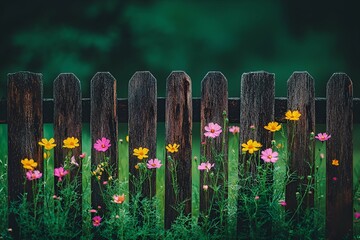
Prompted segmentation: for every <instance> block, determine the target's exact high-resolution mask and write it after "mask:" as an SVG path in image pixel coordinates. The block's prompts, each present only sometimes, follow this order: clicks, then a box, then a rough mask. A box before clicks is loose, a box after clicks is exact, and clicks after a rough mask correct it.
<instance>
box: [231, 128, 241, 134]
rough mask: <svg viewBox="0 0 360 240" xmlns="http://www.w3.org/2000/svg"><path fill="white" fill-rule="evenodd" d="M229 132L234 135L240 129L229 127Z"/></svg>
mask: <svg viewBox="0 0 360 240" xmlns="http://www.w3.org/2000/svg"><path fill="white" fill-rule="evenodd" d="M229 132H231V133H232V134H234V135H235V134H237V133H239V132H240V128H239V127H238V126H231V127H229Z"/></svg>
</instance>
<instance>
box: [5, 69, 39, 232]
mask: <svg viewBox="0 0 360 240" xmlns="http://www.w3.org/2000/svg"><path fill="white" fill-rule="evenodd" d="M42 89H43V87H42V75H41V74H36V73H31V72H17V73H13V74H8V100H7V103H8V104H7V110H8V112H7V116H8V139H9V142H8V185H9V188H8V191H9V192H8V194H9V201H10V202H12V201H18V200H19V197H20V194H21V193H23V189H24V187H23V183H24V177H25V174H24V173H25V171H24V168H23V166H22V164H21V159H24V158H32V159H34V161H36V162H37V163H38V166H37V167H36V169H37V170H39V171H41V172H43V157H42V149H41V147H40V146H39V145H38V142H39V141H40V140H41V138H42V135H43V125H42V124H43V115H42V114H43V113H42ZM25 190H26V192H27V193H28V194H29V196H30V197H31V192H32V191H31V183H30V181H27V182H26V187H25ZM9 226H10V227H11V228H13V230H14V233H15V234H16V230H17V229H18V228H17V226H16V221H15V216H14V215H10V217H9Z"/></svg>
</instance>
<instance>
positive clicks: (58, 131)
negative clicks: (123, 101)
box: [53, 73, 82, 181]
mask: <svg viewBox="0 0 360 240" xmlns="http://www.w3.org/2000/svg"><path fill="white" fill-rule="evenodd" d="M53 91H54V138H55V142H56V143H57V146H56V147H55V152H54V166H55V167H59V166H60V165H64V159H65V156H66V155H67V153H68V151H69V150H68V149H65V148H63V147H62V146H63V141H64V140H65V139H66V138H68V137H75V138H77V139H79V144H80V147H77V148H74V149H72V154H73V156H75V157H76V158H78V157H79V155H80V154H81V126H82V123H81V119H82V105H81V89H80V81H79V79H78V78H77V77H76V76H75V75H74V74H72V73H70V74H68V73H62V74H60V75H59V76H58V77H57V78H56V79H55V80H54V90H53ZM80 166H81V165H80ZM79 174H81V171H79ZM78 180H80V181H81V175H80V176H79V179H78Z"/></svg>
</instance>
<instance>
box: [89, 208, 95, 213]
mask: <svg viewBox="0 0 360 240" xmlns="http://www.w3.org/2000/svg"><path fill="white" fill-rule="evenodd" d="M89 212H91V213H97V210H96V209H90V210H89Z"/></svg>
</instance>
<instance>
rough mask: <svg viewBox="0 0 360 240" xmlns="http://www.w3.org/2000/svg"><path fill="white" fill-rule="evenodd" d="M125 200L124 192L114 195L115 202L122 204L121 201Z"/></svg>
mask: <svg viewBox="0 0 360 240" xmlns="http://www.w3.org/2000/svg"><path fill="white" fill-rule="evenodd" d="M124 201H125V195H124V194H122V195H114V196H113V202H114V203H119V204H121V203H123V202H124Z"/></svg>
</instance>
